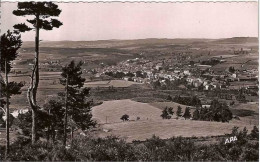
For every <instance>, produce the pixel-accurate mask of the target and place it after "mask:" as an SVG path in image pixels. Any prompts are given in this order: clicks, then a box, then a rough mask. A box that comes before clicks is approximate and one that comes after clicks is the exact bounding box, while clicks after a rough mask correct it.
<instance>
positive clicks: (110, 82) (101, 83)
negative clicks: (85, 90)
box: [84, 80, 141, 88]
mask: <svg viewBox="0 0 260 162" xmlns="http://www.w3.org/2000/svg"><path fill="white" fill-rule="evenodd" d="M136 84H141V83H137V82H132V81H126V80H108V81H96V82H86V83H85V84H84V85H85V86H86V87H90V88H97V87H110V86H113V87H129V86H131V85H136Z"/></svg>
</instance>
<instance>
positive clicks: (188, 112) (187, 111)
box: [183, 107, 191, 120]
mask: <svg viewBox="0 0 260 162" xmlns="http://www.w3.org/2000/svg"><path fill="white" fill-rule="evenodd" d="M183 117H184V118H185V120H186V119H189V118H190V117H191V114H190V108H189V107H186V109H185V112H184V114H183Z"/></svg>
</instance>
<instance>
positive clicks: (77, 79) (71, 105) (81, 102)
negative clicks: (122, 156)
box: [60, 61, 96, 145]
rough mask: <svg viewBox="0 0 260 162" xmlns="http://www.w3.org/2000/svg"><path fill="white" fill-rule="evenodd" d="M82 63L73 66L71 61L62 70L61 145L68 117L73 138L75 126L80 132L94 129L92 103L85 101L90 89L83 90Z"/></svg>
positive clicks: (64, 140)
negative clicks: (62, 131) (62, 130)
mask: <svg viewBox="0 0 260 162" xmlns="http://www.w3.org/2000/svg"><path fill="white" fill-rule="evenodd" d="M82 64H83V63H82V62H79V63H78V64H75V62H74V61H71V62H70V63H69V64H68V65H66V66H65V67H63V68H62V73H61V76H62V79H60V83H61V84H62V85H64V86H65V94H64V93H61V94H60V96H62V97H63V99H64V103H65V115H64V139H63V144H64V145H66V139H67V124H68V116H69V117H70V124H71V133H72V137H73V127H75V126H77V127H79V128H81V129H82V130H85V129H88V128H90V127H94V126H95V125H96V123H95V122H94V121H93V120H92V119H91V118H92V114H91V106H92V102H90V101H87V96H89V91H90V89H89V88H87V87H85V88H83V85H84V82H85V78H83V77H82V76H81V75H82V71H81V66H82Z"/></svg>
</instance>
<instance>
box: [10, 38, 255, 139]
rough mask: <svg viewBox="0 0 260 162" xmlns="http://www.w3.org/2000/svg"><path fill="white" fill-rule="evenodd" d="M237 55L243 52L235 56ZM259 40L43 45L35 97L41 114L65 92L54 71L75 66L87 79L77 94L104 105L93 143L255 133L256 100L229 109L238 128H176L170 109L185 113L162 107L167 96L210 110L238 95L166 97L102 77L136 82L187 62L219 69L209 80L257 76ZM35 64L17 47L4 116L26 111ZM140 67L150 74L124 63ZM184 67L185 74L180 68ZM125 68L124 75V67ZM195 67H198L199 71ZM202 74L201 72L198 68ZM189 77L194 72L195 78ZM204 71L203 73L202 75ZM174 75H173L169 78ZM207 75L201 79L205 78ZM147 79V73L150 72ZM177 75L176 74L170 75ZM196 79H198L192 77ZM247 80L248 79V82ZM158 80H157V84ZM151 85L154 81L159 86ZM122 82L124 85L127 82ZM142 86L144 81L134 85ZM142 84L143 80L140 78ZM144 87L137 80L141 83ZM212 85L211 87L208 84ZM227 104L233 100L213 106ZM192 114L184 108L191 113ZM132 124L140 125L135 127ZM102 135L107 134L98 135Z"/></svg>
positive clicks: (28, 47) (96, 111) (179, 123)
mask: <svg viewBox="0 0 260 162" xmlns="http://www.w3.org/2000/svg"><path fill="white" fill-rule="evenodd" d="M241 48H243V49H246V50H247V52H245V53H239V54H235V52H236V51H240V50H241ZM258 57H259V56H258V40H257V38H245V37H244V38H231V39H221V40H214V39H140V40H104V41H59V42H51V41H42V42H41V43H40V83H39V90H38V94H37V102H38V104H39V105H40V106H42V105H43V104H44V103H46V101H47V100H50V99H54V98H55V96H57V93H59V92H64V88H65V87H64V86H63V85H61V84H60V81H59V79H60V78H61V76H60V74H61V68H62V67H63V66H65V65H66V64H68V63H69V62H70V61H71V60H75V61H76V62H78V61H82V62H83V65H82V76H83V77H84V78H85V79H86V81H85V83H84V87H89V88H91V90H90V96H89V99H93V100H94V102H103V104H101V105H98V106H95V107H94V108H93V111H92V112H93V119H95V120H96V121H97V122H98V124H99V126H100V128H99V129H100V130H99V131H98V136H107V135H118V136H121V137H126V139H127V141H128V142H131V141H133V140H144V139H146V138H149V137H151V136H152V135H153V134H155V135H157V136H159V137H161V138H169V137H171V136H178V135H181V136H214V135H224V134H225V133H229V132H230V130H231V129H232V128H233V127H234V126H239V127H240V128H241V129H242V127H244V126H246V127H247V128H248V129H252V127H253V125H258V117H259V115H258V113H259V111H258V96H247V98H249V101H251V100H252V103H256V104H250V103H240V102H239V101H236V102H235V104H234V105H232V106H230V109H231V111H232V112H233V114H234V115H237V116H238V117H239V118H240V120H236V119H232V120H231V121H230V122H229V123H220V122H209V121H194V120H181V119H179V120H176V119H175V118H176V111H177V107H178V106H179V105H180V106H181V107H182V112H184V110H185V108H186V107H187V106H186V105H182V104H178V103H175V102H172V101H169V100H167V97H168V96H169V95H170V96H172V97H174V96H176V95H183V96H192V95H196V96H198V97H199V98H200V99H201V101H203V102H205V103H206V104H209V103H210V101H212V100H213V99H216V98H218V97H217V96H216V95H219V94H221V93H232V94H235V95H236V93H237V91H229V90H223V92H222V90H221V91H197V90H195V91H194V90H192V89H187V88H186V87H185V85H183V84H181V85H178V87H174V88H173V89H156V88H154V87H153V86H152V85H151V84H149V82H145V81H143V82H138V81H133V80H125V78H124V79H123V78H113V77H108V76H104V72H105V71H104V69H106V68H107V69H111V71H113V70H114V71H120V72H122V71H124V72H125V73H127V72H130V71H131V70H132V73H133V74H135V75H136V72H137V71H138V70H139V71H140V70H141V71H142V70H146V71H149V70H151V69H154V70H155V69H156V66H157V64H158V62H167V61H169V60H170V61H169V62H168V63H167V66H165V67H166V68H167V69H168V70H169V67H170V66H172V67H173V68H176V69H181V68H191V67H190V66H189V64H190V62H191V61H194V62H196V63H200V62H201V61H208V60H210V59H211V58H216V59H223V60H224V61H223V62H221V63H219V64H216V65H214V66H211V65H204V66H207V67H210V69H211V71H209V72H211V73H212V71H214V72H216V73H223V72H226V73H229V72H228V69H229V67H230V66H232V67H234V68H235V69H236V70H237V71H239V73H242V71H244V70H253V69H257V68H258ZM33 58H34V44H33V42H24V43H23V46H22V48H21V49H20V53H19V56H18V59H17V60H15V61H14V62H13V67H14V68H13V70H12V72H11V74H10V81H23V82H25V86H24V87H23V88H22V94H21V95H16V96H13V97H12V98H11V105H10V108H11V110H12V111H13V110H16V109H24V108H29V107H28V106H29V105H28V102H27V99H26V91H27V88H28V86H29V82H30V77H29V76H30V73H31V70H32V63H33ZM138 59H139V60H144V62H145V61H146V62H148V63H147V64H149V66H147V67H145V66H143V65H140V64H136V65H132V64H130V62H128V60H130V61H131V60H138ZM118 64H122V65H125V64H129V67H128V68H129V69H127V68H126V69H120V68H121V66H118ZM184 66H186V67H184ZM124 68H125V67H124ZM199 68H200V67H199V66H198V69H199ZM202 68H205V67H203V65H202ZM198 69H195V70H194V71H195V72H198ZM155 71H157V74H158V76H159V75H163V74H164V73H168V72H167V70H165V69H163V70H161V71H159V70H157V69H156V70H155ZM201 71H203V70H201ZM169 72H170V73H173V71H169ZM209 72H208V73H209ZM151 73H152V72H151ZM176 75H179V74H176ZM196 75H197V74H196ZM250 75H251V74H250ZM158 78H160V77H158ZM158 78H157V79H158ZM126 79H127V78H126ZM141 79H143V78H141ZM145 79H147V78H145ZM145 79H143V80H145ZM214 82H216V81H214ZM256 84H257V83H256V82H255V81H254V82H253V81H243V82H241V81H233V82H230V87H234V88H235V89H239V88H241V87H243V86H245V85H246V86H249V85H256ZM220 100H221V101H223V102H227V103H228V104H230V103H231V102H232V101H233V100H226V99H220ZM166 106H167V107H172V108H173V111H174V112H175V113H174V115H173V117H172V119H169V120H163V119H162V118H161V116H160V115H161V113H162V110H163V109H164V108H165V107H166ZM194 110H195V108H193V107H192V108H191V113H193V111H194ZM124 114H128V115H129V116H130V121H127V122H122V121H121V120H120V118H121V116H122V115H124ZM137 118H139V120H137ZM103 130H108V131H106V132H105V131H103Z"/></svg>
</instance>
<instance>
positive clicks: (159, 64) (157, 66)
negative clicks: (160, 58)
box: [155, 63, 163, 70]
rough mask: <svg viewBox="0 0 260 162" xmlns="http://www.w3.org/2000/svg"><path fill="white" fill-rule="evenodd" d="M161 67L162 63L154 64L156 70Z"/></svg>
mask: <svg viewBox="0 0 260 162" xmlns="http://www.w3.org/2000/svg"><path fill="white" fill-rule="evenodd" d="M162 67H163V64H162V63H158V64H157V65H156V66H155V69H156V70H162Z"/></svg>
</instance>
